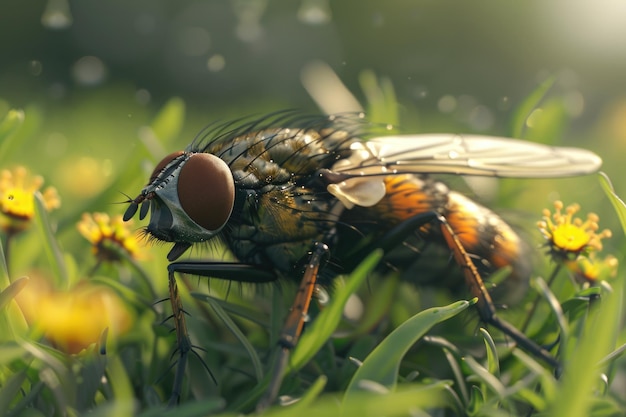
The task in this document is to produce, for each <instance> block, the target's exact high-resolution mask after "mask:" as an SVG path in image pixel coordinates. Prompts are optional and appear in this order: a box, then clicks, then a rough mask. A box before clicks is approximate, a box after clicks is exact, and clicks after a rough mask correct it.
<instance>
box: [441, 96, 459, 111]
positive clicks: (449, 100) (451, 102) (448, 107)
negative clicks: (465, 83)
mask: <svg viewBox="0 0 626 417" xmlns="http://www.w3.org/2000/svg"><path fill="white" fill-rule="evenodd" d="M437 108H439V111H440V112H442V113H452V112H453V111H454V110H455V109H456V98H454V96H451V95H449V94H448V95H445V96H443V97H441V98H440V99H439V101H437Z"/></svg>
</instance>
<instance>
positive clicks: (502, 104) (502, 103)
mask: <svg viewBox="0 0 626 417" xmlns="http://www.w3.org/2000/svg"><path fill="white" fill-rule="evenodd" d="M497 107H498V110H500V111H506V110H508V109H509V108H510V107H511V100H509V98H508V97H507V96H504V97H502V98H501V99H500V100H499V101H498V105H497Z"/></svg>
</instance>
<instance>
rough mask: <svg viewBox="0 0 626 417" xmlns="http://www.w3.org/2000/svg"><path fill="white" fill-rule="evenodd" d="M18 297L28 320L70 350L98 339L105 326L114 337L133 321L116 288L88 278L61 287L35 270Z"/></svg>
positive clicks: (62, 347)
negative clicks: (57, 287)
mask: <svg viewBox="0 0 626 417" xmlns="http://www.w3.org/2000/svg"><path fill="white" fill-rule="evenodd" d="M16 300H17V302H18V305H19V306H20V308H21V309H22V312H23V313H24V316H25V317H26V319H27V320H28V322H29V323H30V324H32V325H34V326H35V327H36V329H38V330H39V331H40V332H41V334H43V336H44V337H45V338H46V339H47V340H48V341H49V342H50V343H51V344H52V345H53V346H55V347H56V348H57V349H59V350H62V351H64V352H67V353H78V352H80V351H81V350H83V349H85V348H87V347H89V346H90V345H91V344H93V343H97V342H98V341H99V340H100V336H101V334H102V332H103V331H104V330H105V329H108V330H109V333H108V337H109V338H110V339H113V340H115V339H117V338H119V336H121V335H123V334H124V333H126V332H128V330H129V329H130V328H131V326H132V323H133V317H132V314H131V313H130V311H129V310H128V308H127V307H126V305H125V304H124V303H123V301H122V300H121V299H120V298H119V296H118V295H117V294H116V293H115V292H113V291H112V290H111V289H109V288H108V287H105V286H102V285H95V284H92V283H90V282H87V281H85V282H81V283H79V284H78V285H77V286H76V287H74V288H72V289H71V290H69V291H59V290H55V289H52V287H51V285H50V283H49V281H47V280H45V279H44V278H41V276H38V275H36V274H35V275H34V276H31V279H30V280H29V282H28V284H27V286H26V287H25V288H24V289H23V290H22V291H21V292H20V294H18V295H17V297H16Z"/></svg>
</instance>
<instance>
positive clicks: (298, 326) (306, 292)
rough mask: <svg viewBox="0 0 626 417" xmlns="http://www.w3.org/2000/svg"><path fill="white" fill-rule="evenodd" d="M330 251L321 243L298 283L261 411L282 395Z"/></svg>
mask: <svg viewBox="0 0 626 417" xmlns="http://www.w3.org/2000/svg"><path fill="white" fill-rule="evenodd" d="M327 254H328V246H326V245H325V244H323V243H317V244H316V245H315V248H314V249H313V252H312V254H311V258H310V260H309V262H308V263H307V264H306V266H305V271H304V276H303V277H302V281H301V282H300V286H299V287H298V292H297V293H296V298H295V300H294V302H293V305H292V306H291V309H290V310H289V314H288V315H287V319H286V321H285V325H284V326H283V329H282V330H281V333H280V338H279V340H278V346H279V349H280V350H279V351H278V355H277V357H276V362H275V365H274V371H273V372H272V380H271V381H270V386H269V388H268V389H267V391H266V393H265V396H264V397H263V398H262V399H261V401H259V403H258V404H257V411H262V410H264V409H265V408H267V407H268V406H269V405H270V404H272V403H273V402H274V400H275V399H276V396H277V395H278V390H279V389H280V385H281V383H282V380H283V376H284V373H285V369H286V368H287V363H288V360H289V354H290V353H291V350H292V349H293V348H294V347H295V346H296V345H297V344H298V339H299V338H300V335H301V334H302V329H303V328H304V322H305V321H306V318H307V314H308V311H309V305H310V304H311V299H312V298H313V291H314V289H315V284H316V282H317V276H318V272H319V268H320V265H321V263H322V260H323V258H324V256H326V255H327Z"/></svg>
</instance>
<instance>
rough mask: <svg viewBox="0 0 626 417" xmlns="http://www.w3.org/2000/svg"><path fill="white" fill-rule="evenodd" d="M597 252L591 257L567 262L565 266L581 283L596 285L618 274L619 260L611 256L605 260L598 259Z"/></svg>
mask: <svg viewBox="0 0 626 417" xmlns="http://www.w3.org/2000/svg"><path fill="white" fill-rule="evenodd" d="M596 253H597V252H592V253H590V254H589V256H579V257H578V258H576V259H575V260H566V261H565V266H566V267H567V269H569V270H570V272H572V273H573V274H574V276H575V277H576V278H577V279H578V280H579V281H581V282H585V281H587V282H589V283H594V282H597V281H600V280H604V279H607V278H610V277H614V276H615V275H616V274H617V266H618V261H617V259H616V258H615V257H614V256H612V255H609V256H607V257H606V258H604V259H597V258H596Z"/></svg>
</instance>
